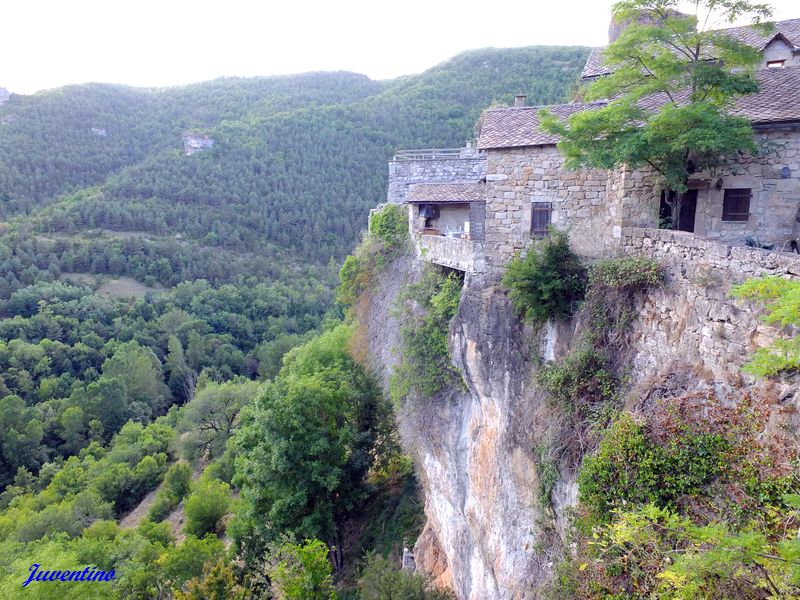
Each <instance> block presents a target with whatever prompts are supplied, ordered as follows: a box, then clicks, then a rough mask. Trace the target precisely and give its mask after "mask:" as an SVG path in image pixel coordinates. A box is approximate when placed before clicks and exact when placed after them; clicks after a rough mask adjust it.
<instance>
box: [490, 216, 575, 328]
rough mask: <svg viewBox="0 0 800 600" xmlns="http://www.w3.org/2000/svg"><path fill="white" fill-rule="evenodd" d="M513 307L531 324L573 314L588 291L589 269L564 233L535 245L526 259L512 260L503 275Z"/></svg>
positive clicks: (557, 232) (554, 231)
mask: <svg viewBox="0 0 800 600" xmlns="http://www.w3.org/2000/svg"><path fill="white" fill-rule="evenodd" d="M503 285H505V286H506V287H508V288H509V290H511V292H510V294H509V297H510V298H511V302H512V303H513V304H514V308H515V309H516V310H517V312H519V313H520V314H522V315H523V317H524V318H525V319H526V320H527V321H530V322H532V323H542V322H544V321H546V320H547V319H563V318H565V317H569V316H570V315H572V314H573V312H574V311H575V309H576V307H577V306H578V304H579V302H580V301H581V300H582V299H583V296H584V293H585V291H586V269H585V267H584V266H583V265H582V264H581V261H580V259H579V258H578V256H577V255H576V254H575V253H574V252H573V251H572V249H571V248H570V247H569V238H568V236H567V234H566V233H565V232H563V231H559V230H557V229H554V228H551V229H550V236H549V237H547V238H545V239H543V240H540V241H538V242H534V243H533V244H532V245H531V247H530V248H529V249H528V252H527V254H526V255H525V256H524V257H520V256H517V257H516V258H515V259H514V260H512V261H511V262H510V263H509V264H508V267H507V269H506V272H505V274H504V275H503Z"/></svg>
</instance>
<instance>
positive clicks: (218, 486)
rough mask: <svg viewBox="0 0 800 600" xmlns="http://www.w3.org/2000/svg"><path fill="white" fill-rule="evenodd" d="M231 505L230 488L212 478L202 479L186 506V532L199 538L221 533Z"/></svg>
mask: <svg viewBox="0 0 800 600" xmlns="http://www.w3.org/2000/svg"><path fill="white" fill-rule="evenodd" d="M229 505H230V486H229V485H228V484H227V483H223V482H221V481H216V480H214V479H211V478H210V477H201V478H200V479H199V480H198V481H197V483H196V484H195V486H194V489H193V490H192V494H191V495H190V496H189V499H188V500H186V504H185V505H184V510H185V512H186V525H185V526H184V530H185V531H186V533H188V534H190V535H196V536H197V537H202V536H204V535H206V534H207V533H220V532H221V531H222V519H223V518H224V517H225V515H227V514H228V507H229Z"/></svg>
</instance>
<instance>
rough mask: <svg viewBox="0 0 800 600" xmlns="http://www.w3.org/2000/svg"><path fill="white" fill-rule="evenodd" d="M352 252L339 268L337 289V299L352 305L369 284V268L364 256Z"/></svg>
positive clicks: (341, 302)
mask: <svg viewBox="0 0 800 600" xmlns="http://www.w3.org/2000/svg"><path fill="white" fill-rule="evenodd" d="M358 254H359V253H358V250H356V254H351V255H350V256H348V257H347V258H345V259H344V264H342V268H341V269H339V287H338V288H337V290H336V300H337V301H338V302H339V303H340V304H344V305H346V306H350V305H352V304H354V303H355V301H356V299H357V298H358V297H359V296H360V295H361V294H362V293H363V292H364V291H365V290H366V289H367V286H368V285H369V275H370V273H369V270H368V269H367V262H366V260H365V259H364V258H362V257H360V256H359V255H358Z"/></svg>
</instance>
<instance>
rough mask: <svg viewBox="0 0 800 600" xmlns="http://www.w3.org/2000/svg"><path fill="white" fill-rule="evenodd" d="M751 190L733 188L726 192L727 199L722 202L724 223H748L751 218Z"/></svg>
mask: <svg viewBox="0 0 800 600" xmlns="http://www.w3.org/2000/svg"><path fill="white" fill-rule="evenodd" d="M751 195H752V192H751V190H749V189H745V188H738V189H737V188H733V189H728V190H725V199H724V200H723V201H722V220H723V221H747V220H748V219H749V218H750V196H751Z"/></svg>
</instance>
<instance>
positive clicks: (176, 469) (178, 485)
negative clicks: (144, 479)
mask: <svg viewBox="0 0 800 600" xmlns="http://www.w3.org/2000/svg"><path fill="white" fill-rule="evenodd" d="M191 480H192V469H191V467H190V466H189V465H188V464H187V463H185V462H179V463H175V464H174V465H172V466H171V467H170V468H169V470H168V471H167V474H166V475H164V485H163V487H162V488H161V489H160V490H159V491H158V494H156V498H155V500H154V501H153V505H152V506H151V507H150V513H149V515H148V517H149V518H150V520H151V521H155V522H156V523H157V522H159V521H163V520H164V519H166V518H167V516H169V513H171V512H172V511H173V510H174V509H175V507H176V506H178V503H179V502H180V501H181V500H183V499H184V498H185V497H186V496H187V495H188V494H189V487H190V483H191Z"/></svg>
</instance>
